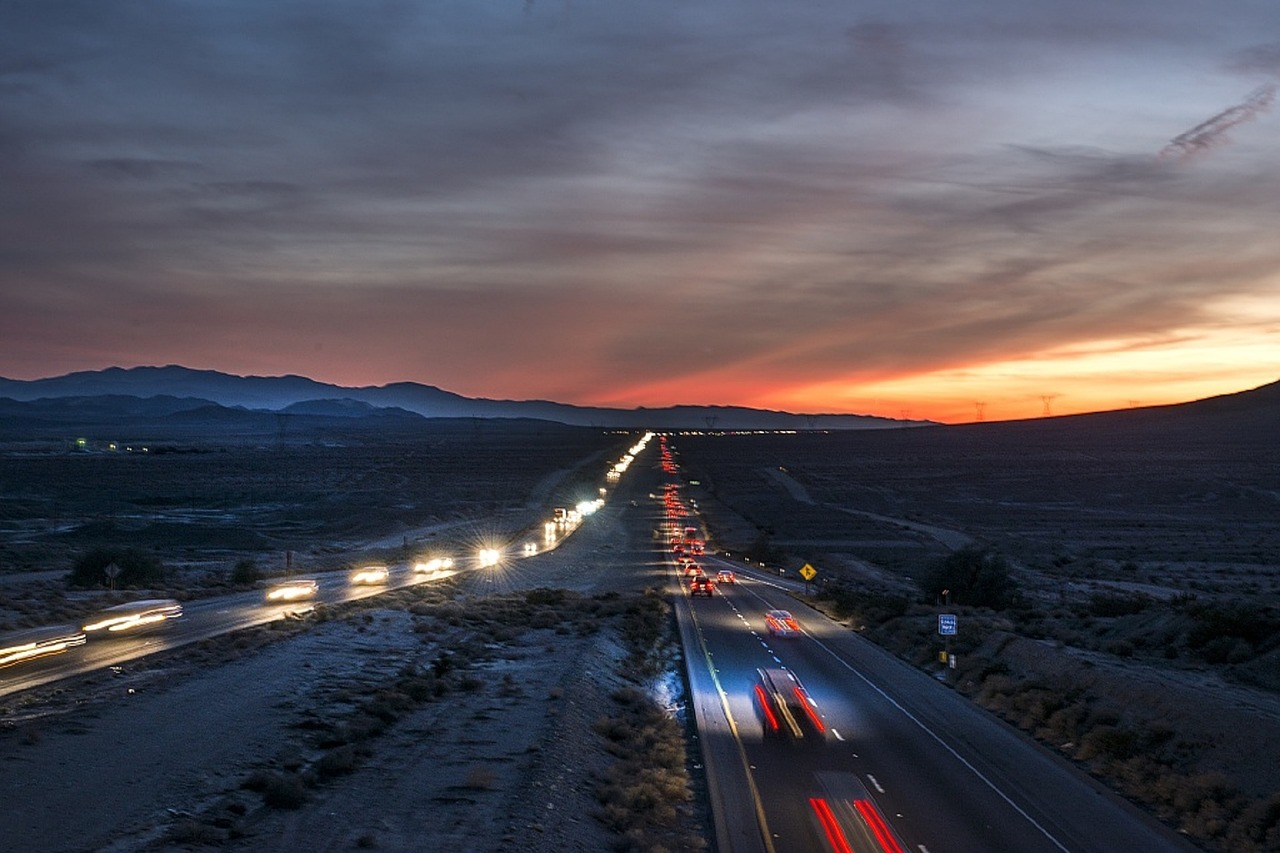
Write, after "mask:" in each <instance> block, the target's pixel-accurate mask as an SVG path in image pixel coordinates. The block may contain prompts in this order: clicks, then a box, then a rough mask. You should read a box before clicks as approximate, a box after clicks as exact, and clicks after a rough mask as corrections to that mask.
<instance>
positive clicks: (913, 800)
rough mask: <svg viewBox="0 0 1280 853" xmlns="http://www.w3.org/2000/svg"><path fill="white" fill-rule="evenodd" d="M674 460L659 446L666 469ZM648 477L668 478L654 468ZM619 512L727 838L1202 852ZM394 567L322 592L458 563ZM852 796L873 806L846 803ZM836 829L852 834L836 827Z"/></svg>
mask: <svg viewBox="0 0 1280 853" xmlns="http://www.w3.org/2000/svg"><path fill="white" fill-rule="evenodd" d="M646 467H647V466H646ZM672 469H673V464H672V463H670V461H669V460H667V459H664V466H663V471H664V472H665V473H666V474H672V473H674V472H673V470H672ZM640 479H642V480H644V481H652V482H654V483H659V482H661V480H662V478H661V477H660V475H658V474H657V471H656V470H655V469H648V470H646V471H645V473H644V475H643V477H642V478H640ZM670 480H672V481H668V482H663V483H662V486H661V488H660V489H659V491H660V492H661V493H660V494H658V493H651V494H652V496H653V497H655V498H657V499H658V500H659V501H660V502H665V504H666V514H665V518H666V520H667V522H670V520H671V519H672V518H673V514H674V513H679V515H678V516H675V517H679V518H680V519H681V521H680V522H679V524H680V525H683V524H686V523H689V524H692V523H694V517H693V516H686V515H685V510H684V508H683V506H682V504H681V502H680V500H679V498H678V494H679V492H678V485H677V483H675V482H673V480H674V478H670ZM645 488H647V486H645V485H644V484H642V483H636V482H631V483H629V484H628V489H627V491H628V493H632V494H637V495H638V494H639V493H641V492H642V491H643V489H645ZM655 488H656V487H655ZM609 515H610V516H616V517H618V518H620V519H621V518H623V517H625V518H626V527H627V528H628V529H629V530H630V531H631V533H630V536H631V537H632V539H634V540H635V541H637V542H641V541H643V542H645V543H646V544H645V549H646V551H645V553H647V554H648V555H649V557H650V558H649V559H648V560H643V561H642V560H636V565H634V566H632V567H631V571H630V572H628V574H631V575H632V580H633V582H634V581H636V580H642V581H644V582H646V583H648V582H650V580H649V579H656V578H653V575H652V573H654V572H662V571H664V569H663V568H662V567H663V566H665V567H666V568H665V572H666V580H667V582H668V583H669V585H670V588H671V590H672V592H673V596H672V600H673V601H674V603H675V609H676V615H677V621H678V625H679V629H680V636H681V641H682V645H683V647H684V651H685V654H684V659H685V665H686V669H687V676H688V682H689V685H690V695H689V697H688V706H689V708H690V709H691V711H692V717H693V720H694V723H695V724H696V731H697V741H698V744H699V746H700V748H701V763H702V764H703V766H704V767H705V773H706V777H707V786H708V790H709V793H710V800H711V808H712V813H713V817H714V821H715V828H716V839H715V841H716V848H717V849H718V850H719V851H720V853H758V851H763V852H764V853H793V851H794V853H804V851H832V850H834V851H837V852H838V853H844V851H846V850H847V851H849V853H865V851H879V853H884V851H890V852H891V853H893V851H899V850H901V851H913V853H971V852H972V853H993V851H995V852H997V853H998V851H1010V853H1041V851H1044V853H1115V851H1126V853H1127V851H1133V852H1134V853H1139V851H1141V853H1146V851H1174V852H1175V853H1176V851H1193V850H1195V849H1197V848H1195V847H1193V846H1192V845H1190V844H1189V843H1187V842H1186V841H1185V840H1184V839H1183V838H1181V837H1180V836H1179V835H1177V834H1176V833H1174V832H1173V831H1171V830H1169V829H1168V828H1167V827H1165V826H1164V825H1163V824H1160V823H1159V822H1158V821H1156V820H1154V819H1153V818H1152V817H1151V816H1149V815H1147V814H1146V813H1144V812H1142V811H1141V810H1139V809H1137V808H1136V807H1134V806H1132V805H1131V804H1129V803H1127V802H1126V801H1124V800H1122V799H1121V798H1119V797H1117V796H1115V795H1114V794H1112V793H1110V792H1109V791H1107V790H1106V789H1105V788H1104V787H1102V786H1101V785H1099V784H1098V783H1096V782H1095V781H1094V780H1092V779H1090V778H1089V777H1087V776H1086V775H1085V774H1083V773H1082V772H1080V771H1079V770H1078V769H1077V768H1075V767H1074V766H1072V765H1071V764H1069V763H1068V762H1066V761H1065V760H1063V759H1062V758H1060V757H1058V756H1057V755H1055V754H1053V753H1051V752H1049V751H1048V750H1046V749H1044V748H1042V747H1041V746H1039V745H1038V744H1036V743H1034V742H1033V741H1031V740H1030V739H1029V738H1027V737H1026V736H1024V735H1023V734H1022V733H1020V732H1018V731H1017V730H1015V729H1013V728H1012V727H1010V726H1008V725H1007V724H1005V723H1003V722H1002V721H1000V720H999V719H997V718H996V717H994V716H993V715H991V714H990V713H988V712H986V711H984V710H982V709H981V708H978V707H977V706H975V705H973V704H972V703H971V702H969V701H968V700H967V699H965V698H964V697H962V696H960V695H959V694H957V693H955V692H954V691H952V690H951V689H949V688H948V687H946V686H945V685H943V684H940V683H939V682H937V681H935V680H934V679H933V678H931V677H929V676H928V675H927V674H925V673H922V672H920V671H919V670H917V669H915V668H913V667H911V666H909V665H907V664H905V663H903V662H901V661H899V660H897V659H896V658H894V657H893V656H892V655H890V654H888V653H886V652H885V651H883V650H881V649H880V648H879V647H877V646H875V645H874V644H872V643H869V642H867V641H865V640H864V639H863V638H862V637H860V636H859V635H857V634H856V633H853V632H851V631H849V630H848V629H847V628H844V627H842V626H840V625H838V624H836V623H834V622H832V621H831V620H828V619H827V618H826V617H824V616H822V615H821V614H820V613H818V612H816V611H814V610H812V609H810V608H809V607H807V605H805V604H803V603H802V602H801V601H800V600H799V599H797V598H795V597H793V593H797V594H798V593H799V592H800V591H801V590H802V588H803V585H802V584H800V583H799V582H797V581H793V580H790V579H781V578H778V577H777V576H775V575H772V574H768V573H766V572H764V571H757V570H753V569H749V568H745V567H744V566H743V564H742V563H741V562H737V561H730V560H722V559H720V558H717V557H714V556H708V555H699V556H698V557H697V558H696V559H697V561H698V562H699V563H700V564H701V565H702V566H703V567H704V568H705V570H706V572H707V574H709V575H710V576H712V577H715V575H716V572H717V570H719V569H720V568H728V569H732V570H733V571H735V572H736V574H737V577H738V583H735V584H719V585H718V586H717V588H716V591H715V593H714V594H712V595H711V596H710V597H705V598H703V597H699V598H696V599H695V598H692V597H690V596H688V595H687V594H686V592H685V587H686V582H685V579H684V577H682V576H680V575H678V574H677V570H676V564H675V559H674V555H673V553H672V551H671V549H670V548H669V547H668V545H667V544H666V542H664V541H662V540H657V541H655V540H652V539H649V536H648V534H649V532H651V531H653V530H654V529H657V528H661V527H662V526H663V525H664V524H665V523H667V522H663V521H662V520H661V519H663V517H664V516H663V510H662V508H661V506H657V505H654V504H645V503H643V502H640V503H639V504H638V505H637V503H636V502H635V501H632V502H631V504H630V506H628V505H627V502H626V501H617V502H613V503H612V504H611V506H610V512H609ZM686 518H687V519H688V520H687V521H686V520H685V519H686ZM680 529H682V530H683V529H684V528H683V527H681V528H680ZM650 543H651V544H650ZM511 550H512V551H514V550H515V549H514V548H512V549H511ZM571 550H572V549H571ZM639 553H640V552H637V554H639ZM516 556H517V555H516V554H508V557H509V558H512V559H514V558H515V557H516ZM472 561H473V558H471V557H468V558H466V560H464V561H460V563H465V567H464V568H461V571H460V572H459V573H460V574H462V575H463V576H464V577H467V576H468V575H469V573H471V572H472V571H473V569H474V568H475V567H473V566H472V565H471V563H472ZM477 567H478V566H477ZM388 568H389V569H390V575H389V578H388V582H387V584H385V585H373V586H353V585H351V584H350V582H349V578H348V575H347V573H345V572H337V573H331V574H328V575H317V576H315V577H316V579H317V581H318V583H319V592H318V596H317V599H316V600H317V601H319V602H324V603H328V604H335V603H339V602H342V601H348V600H352V599H355V598H360V597H364V596H369V595H376V594H379V593H381V592H384V591H386V590H387V589H392V588H396V587H399V586H405V585H408V584H412V583H423V582H431V581H433V580H436V579H438V578H440V577H445V576H448V575H450V574H453V573H452V572H442V573H439V574H435V575H428V574H423V573H417V572H414V571H413V570H412V566H411V565H409V564H390V565H389V566H388ZM619 568H621V566H619ZM474 577H476V578H480V577H483V575H482V574H477V575H475V576H474ZM619 580H621V578H619ZM302 606H303V607H305V606H307V605H305V604H304V605H302ZM297 607H298V605H288V604H284V605H280V604H266V603H265V602H264V599H263V592H262V590H253V591H247V592H243V593H237V594H234V595H229V596H221V597H217V598H212V599H203V600H198V601H191V602H187V603H185V604H184V611H185V612H184V615H183V616H182V617H181V618H180V619H178V620H176V621H174V622H173V623H172V624H170V625H168V626H166V627H165V629H164V630H162V631H157V632H153V633H150V634H145V635H139V636H134V637H119V638H113V639H110V640H98V639H93V640H90V641H89V642H88V643H87V644H85V645H83V646H80V647H77V648H73V649H70V650H68V651H66V652H64V653H62V654H59V655H56V656H52V657H49V658H46V659H41V660H35V661H27V662H25V663H22V664H20V665H16V666H12V667H8V668H6V669H3V670H0V695H5V694H9V693H14V692H17V691H20V690H25V689H29V688H31V687H34V686H38V685H40V684H47V683H49V682H52V681H55V680H57V679H61V678H67V677H69V676H72V675H77V674H81V673H86V672H90V671H93V670H97V669H101V668H103V667H106V666H113V665H119V664H122V663H126V662H127V661H129V660H132V659H134V658H137V657H140V656H142V655H146V654H151V653H153V652H156V651H161V650H164V649H169V648H173V647H176V646H180V645H183V644H187V643H193V642H197V641H199V640H202V639H206V638H208V637H212V636H215V635H217V634H221V633H225V632H227V631H233V630H237V629H240V628H245V627H249V626H252V625H257V624H263V623H266V622H270V621H273V620H277V619H282V618H286V616H287V613H288V611H290V610H293V609H296V608H297ZM774 609H784V610H789V611H791V612H792V613H793V614H794V615H795V616H796V617H797V618H798V620H799V623H800V626H801V629H802V633H801V636H798V637H794V638H781V637H773V636H771V635H770V634H769V633H768V630H767V629H766V626H765V621H764V614H765V612H766V611H768V610H774ZM761 669H785V670H787V671H790V672H792V673H794V674H795V675H796V676H798V677H799V679H800V680H801V681H802V682H803V684H804V686H805V688H807V690H808V694H809V696H810V697H811V698H812V700H813V703H814V704H813V707H814V709H815V715H816V718H817V719H818V720H819V721H820V726H821V731H820V732H817V731H813V730H810V731H809V733H808V735H807V736H806V737H804V738H803V739H801V740H799V741H797V740H794V739H792V738H789V737H786V736H766V732H765V729H766V726H767V722H766V719H765V714H764V712H763V709H762V707H761V704H760V703H759V701H758V699H757V694H756V687H757V685H758V684H759V683H760V677H759V675H758V671H759V670H761ZM694 760H695V761H696V760H697V759H696V758H695V759H694ZM852 802H857V803H860V804H862V805H860V806H859V808H862V809H864V810H863V811H856V810H854V809H851V808H849V804H850V803H852ZM824 804H825V805H824ZM824 808H829V811H828V813H827V817H826V818H825V820H826V823H825V825H824V817H823V809H824ZM878 821H883V825H882V826H879V825H878V824H877V822H878ZM833 827H834V830H833ZM842 832H843V833H845V834H846V836H847V837H845V838H841V837H839V836H840V834H841V833H842ZM842 845H847V846H842Z"/></svg>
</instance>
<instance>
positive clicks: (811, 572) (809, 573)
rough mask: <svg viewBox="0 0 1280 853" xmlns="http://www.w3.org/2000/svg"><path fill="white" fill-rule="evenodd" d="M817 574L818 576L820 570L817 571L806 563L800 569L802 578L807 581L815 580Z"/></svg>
mask: <svg viewBox="0 0 1280 853" xmlns="http://www.w3.org/2000/svg"><path fill="white" fill-rule="evenodd" d="M816 574H818V570H817V569H815V568H814V567H813V566H811V565H809V564H808V563H805V564H804V565H803V566H801V567H800V577H802V578H804V579H805V580H807V581H811V580H813V578H814V576H815V575H816Z"/></svg>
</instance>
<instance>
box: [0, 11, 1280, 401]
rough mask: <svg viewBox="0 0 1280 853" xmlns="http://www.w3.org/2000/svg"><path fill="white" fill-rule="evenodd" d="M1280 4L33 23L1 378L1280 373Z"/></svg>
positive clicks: (839, 394)
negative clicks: (129, 370) (185, 372)
mask: <svg viewBox="0 0 1280 853" xmlns="http://www.w3.org/2000/svg"><path fill="white" fill-rule="evenodd" d="M1277 83H1280V3H1277V2H1276V0H1230V2H1225V3H1224V2H1220V0H1161V2H1159V3H1157V2H1151V1H1150V0H1125V2H1123V3H1117V2H1115V0H1076V2H1071V3H1063V2H1060V0H970V2H964V3H957V2H955V0H948V2H942V0H912V2H902V0H894V2H878V0H877V2H861V0H844V2H836V0H789V1H788V2H782V0H629V2H617V1H616V0H554V2H553V1H552V0H501V2H497V0H416V2H409V1H408V0H350V2H332V0H305V2H297V0H272V2H268V3H263V2H260V0H252V2H250V1H249V0H218V2H193V0H167V1H166V0H145V2H142V0H5V2H4V3H0V376H4V377H7V378H11V379H36V378H43V377H50V376H58V375H62V374H65V373H68V372H72V371H78V370H99V369H102V368H106V367H111V366H120V367H132V366H137V365H164V364H181V365H184V366H187V367H192V368H198V369H212V370H221V371H225V372H228V373H234V374H239V375H256V376H277V375H285V374H299V375H304V376H308V377H311V378H313V379H316V380H319V381H323V382H332V383H336V384H340V385H350V386H363V385H382V384H387V383H391V382H402V381H410V382H420V383H423V384H428V385H435V386H438V387H441V388H444V389H446V390H449V391H453V392H456V393H459V394H465V395H467V396H472V397H489V398H502V399H551V400H556V401H559V402H565V403H574V404H579V405H604V406H616V407H623V408H631V407H635V406H651V407H652V406H666V405H679V404H695V405H743V406H753V407H759V408H770V409H782V410H787V411H793V412H803V413H835V412H843V413H857V414H876V415H884V416H888V417H908V418H917V419H918V418H931V419H934V420H940V421H946V422H965V421H974V420H1008V419H1015V418H1030V417H1043V416H1045V415H1060V414H1070V413H1076V412H1084V411H1099V410H1106V409H1116V408H1126V407H1131V406H1144V405H1156V404H1163V403H1170V402H1181V401H1186V400H1192V399H1200V398H1203V397H1208V396H1212V395H1216V394H1222V393H1230V392H1234V391H1240V390H1244V389H1248V388H1253V387H1257V386H1259V385H1263V384H1266V383H1269V382H1272V381H1275V380H1277V379H1280V239H1277V236H1278V235H1280V111H1277V110H1273V108H1272V102H1273V101H1274V100H1275V91H1276V90H1275V86H1276V85H1277Z"/></svg>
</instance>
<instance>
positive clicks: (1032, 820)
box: [809, 635, 1071, 853]
mask: <svg viewBox="0 0 1280 853" xmlns="http://www.w3.org/2000/svg"><path fill="white" fill-rule="evenodd" d="M809 639H811V640H812V641H813V642H814V643H815V644H817V646H818V647H819V648H821V649H822V650H823V651H824V652H826V653H827V654H829V655H831V656H832V657H833V658H835V659H836V661H838V662H839V663H840V665H841V666H843V667H844V668H845V669H847V670H849V671H850V672H852V673H853V674H854V675H856V676H858V678H860V679H862V680H863V682H865V683H866V685H867V686H868V687H870V688H871V689H872V690H874V691H875V692H877V693H879V694H880V695H881V697H883V698H884V700H885V701H886V702H888V703H889V704H890V705H892V706H893V707H895V708H897V709H898V710H899V711H901V712H902V714H903V716H905V717H906V718H907V719H908V720H910V721H911V722H913V723H915V724H916V725H917V726H919V727H920V730H921V731H923V732H924V733H925V734H927V735H928V736H929V737H931V738H933V739H934V740H935V741H937V742H938V745H939V746H941V747H942V748H943V749H945V750H946V751H947V752H949V753H951V755H952V757H954V758H955V759H956V760H957V761H959V762H960V763H961V764H963V765H964V766H965V767H967V768H969V770H970V771H971V772H972V773H973V775H974V776H977V777H978V778H979V779H981V780H982V781H983V783H984V784H985V785H986V786H987V787H988V788H990V789H991V790H992V791H993V792H995V794H996V796H998V797H1000V799H1002V800H1004V801H1005V802H1006V803H1008V804H1009V806H1010V808H1012V809H1013V810H1014V811H1015V812H1017V813H1018V814H1020V815H1022V816H1023V817H1024V818H1026V820H1027V822H1028V823H1030V824H1031V825H1032V826H1034V827H1035V828H1036V829H1037V830H1039V831H1040V833H1041V834H1042V835H1044V837H1045V838H1047V839H1049V842H1050V843H1051V844H1053V846H1054V847H1057V848H1058V849H1059V850H1061V851H1063V853H1071V851H1070V849H1069V848H1068V847H1067V846H1066V845H1064V844H1063V843H1062V842H1061V841H1059V840H1058V839H1057V838H1055V837H1054V836H1053V835H1052V834H1051V833H1050V832H1049V830H1047V829H1045V828H1044V827H1043V826H1041V825H1040V823H1039V822H1038V821H1037V820H1036V819H1035V818H1033V817H1032V816H1031V815H1029V814H1027V813H1026V811H1024V810H1023V809H1022V807H1021V806H1019V805H1018V804H1017V803H1015V802H1014V801H1013V800H1011V799H1010V798H1009V796H1008V795H1007V794H1006V793H1005V792H1004V791H1001V790H1000V789H999V788H997V787H996V784H995V783H994V782H992V781H991V780H990V779H988V778H987V777H986V776H984V775H983V773H982V771H981V770H979V769H978V768H976V767H974V766H973V765H972V764H970V763H969V762H968V760H967V759H965V757H964V756H963V755H961V754H960V753H958V752H956V751H955V749H953V748H952V747H951V745H950V744H948V743H947V742H946V741H944V740H943V739H942V738H941V737H939V736H938V735H937V734H936V733H935V732H934V731H933V729H931V728H929V727H928V726H926V725H925V724H924V723H922V722H921V721H920V720H919V719H918V718H917V717H916V716H915V715H914V714H912V713H911V712H910V711H908V710H907V709H906V708H904V707H902V705H901V704H899V702H898V700H896V699H894V698H893V697H892V696H890V695H889V694H888V693H885V692H884V691H883V690H881V689H880V688H879V687H878V686H877V685H876V684H875V683H873V682H872V681H871V679H869V678H867V677H866V676H865V675H863V674H862V673H861V672H859V671H858V670H857V669H855V668H854V667H853V666H852V665H851V664H850V663H849V662H848V661H846V660H845V659H844V658H842V657H840V656H839V655H838V654H836V653H835V652H833V651H832V650H831V649H830V648H828V647H827V644H826V643H824V642H822V641H821V640H819V639H818V638H817V637H814V636H813V635H810V636H809Z"/></svg>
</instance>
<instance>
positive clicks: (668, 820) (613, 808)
mask: <svg viewBox="0 0 1280 853" xmlns="http://www.w3.org/2000/svg"><path fill="white" fill-rule="evenodd" d="M613 700H614V703H615V705H616V714H615V715H613V716H607V717H601V718H600V719H599V720H597V721H596V723H595V725H594V727H593V728H594V729H595V732H596V733H597V734H598V735H600V736H601V737H602V738H604V740H605V748H606V749H607V750H608V751H609V753H610V754H611V755H613V756H615V757H616V758H617V761H615V762H614V763H613V764H612V765H610V766H609V768H608V770H606V771H605V773H604V778H603V779H601V781H600V782H599V784H597V786H596V792H595V795H596V800H597V801H598V802H599V803H600V809H599V811H598V812H597V813H596V817H597V818H598V819H599V820H600V822H601V823H603V824H604V825H605V826H607V827H608V828H609V829H611V830H612V831H614V832H616V833H618V834H619V835H620V836H621V838H622V840H621V842H620V844H619V849H621V850H626V851H646V853H656V852H657V851H665V850H700V849H704V848H705V845H706V842H705V841H704V840H703V839H702V838H701V837H698V836H695V835H692V834H690V833H685V832H683V831H681V820H680V809H681V807H682V806H685V805H686V804H687V803H688V802H689V801H690V800H692V798H693V794H692V791H691V790H690V787H689V776H688V772H687V770H686V769H685V742H684V732H683V731H682V729H681V728H680V726H679V724H678V723H676V721H675V720H673V719H672V718H671V717H670V716H668V715H667V713H666V712H665V711H663V709H661V708H659V707H658V706H657V705H656V704H655V703H654V702H653V700H652V699H650V698H649V697H648V696H647V695H646V694H645V693H644V692H643V691H641V690H638V689H636V688H634V687H626V688H623V689H621V690H618V691H616V692H615V693H614V694H613Z"/></svg>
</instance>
